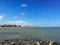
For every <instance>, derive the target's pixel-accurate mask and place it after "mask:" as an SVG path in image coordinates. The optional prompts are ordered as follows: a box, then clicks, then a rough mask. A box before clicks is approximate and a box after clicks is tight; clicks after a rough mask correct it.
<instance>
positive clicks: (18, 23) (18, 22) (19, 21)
mask: <svg viewBox="0 0 60 45" xmlns="http://www.w3.org/2000/svg"><path fill="white" fill-rule="evenodd" d="M4 24H11V25H22V26H24V25H28V24H29V23H28V22H26V21H24V20H16V21H6V22H4Z"/></svg>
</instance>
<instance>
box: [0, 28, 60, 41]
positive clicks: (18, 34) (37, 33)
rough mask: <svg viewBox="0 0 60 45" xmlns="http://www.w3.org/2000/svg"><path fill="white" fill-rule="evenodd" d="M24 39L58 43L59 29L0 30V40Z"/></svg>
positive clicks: (59, 37)
mask: <svg viewBox="0 0 60 45" xmlns="http://www.w3.org/2000/svg"><path fill="white" fill-rule="evenodd" d="M10 38H26V39H39V40H40V39H42V40H55V41H59V42H60V27H40V28H0V39H10Z"/></svg>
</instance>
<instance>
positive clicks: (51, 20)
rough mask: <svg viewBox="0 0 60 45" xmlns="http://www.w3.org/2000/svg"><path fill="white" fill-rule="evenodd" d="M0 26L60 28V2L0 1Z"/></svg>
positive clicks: (48, 0)
mask: <svg viewBox="0 0 60 45" xmlns="http://www.w3.org/2000/svg"><path fill="white" fill-rule="evenodd" d="M0 24H17V25H23V26H24V25H29V26H43V27H51V26H52V27H55V26H56V27H60V0H0Z"/></svg>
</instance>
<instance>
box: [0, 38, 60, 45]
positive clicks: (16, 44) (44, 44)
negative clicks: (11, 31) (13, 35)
mask: <svg viewBox="0 0 60 45" xmlns="http://www.w3.org/2000/svg"><path fill="white" fill-rule="evenodd" d="M0 45H60V43H57V42H55V41H52V40H51V41H43V40H39V41H33V40H25V39H14V40H8V39H7V40H4V41H2V42H0Z"/></svg>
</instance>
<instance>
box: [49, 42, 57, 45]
mask: <svg viewBox="0 0 60 45" xmlns="http://www.w3.org/2000/svg"><path fill="white" fill-rule="evenodd" d="M49 45H57V43H56V42H55V41H50V42H49Z"/></svg>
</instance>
